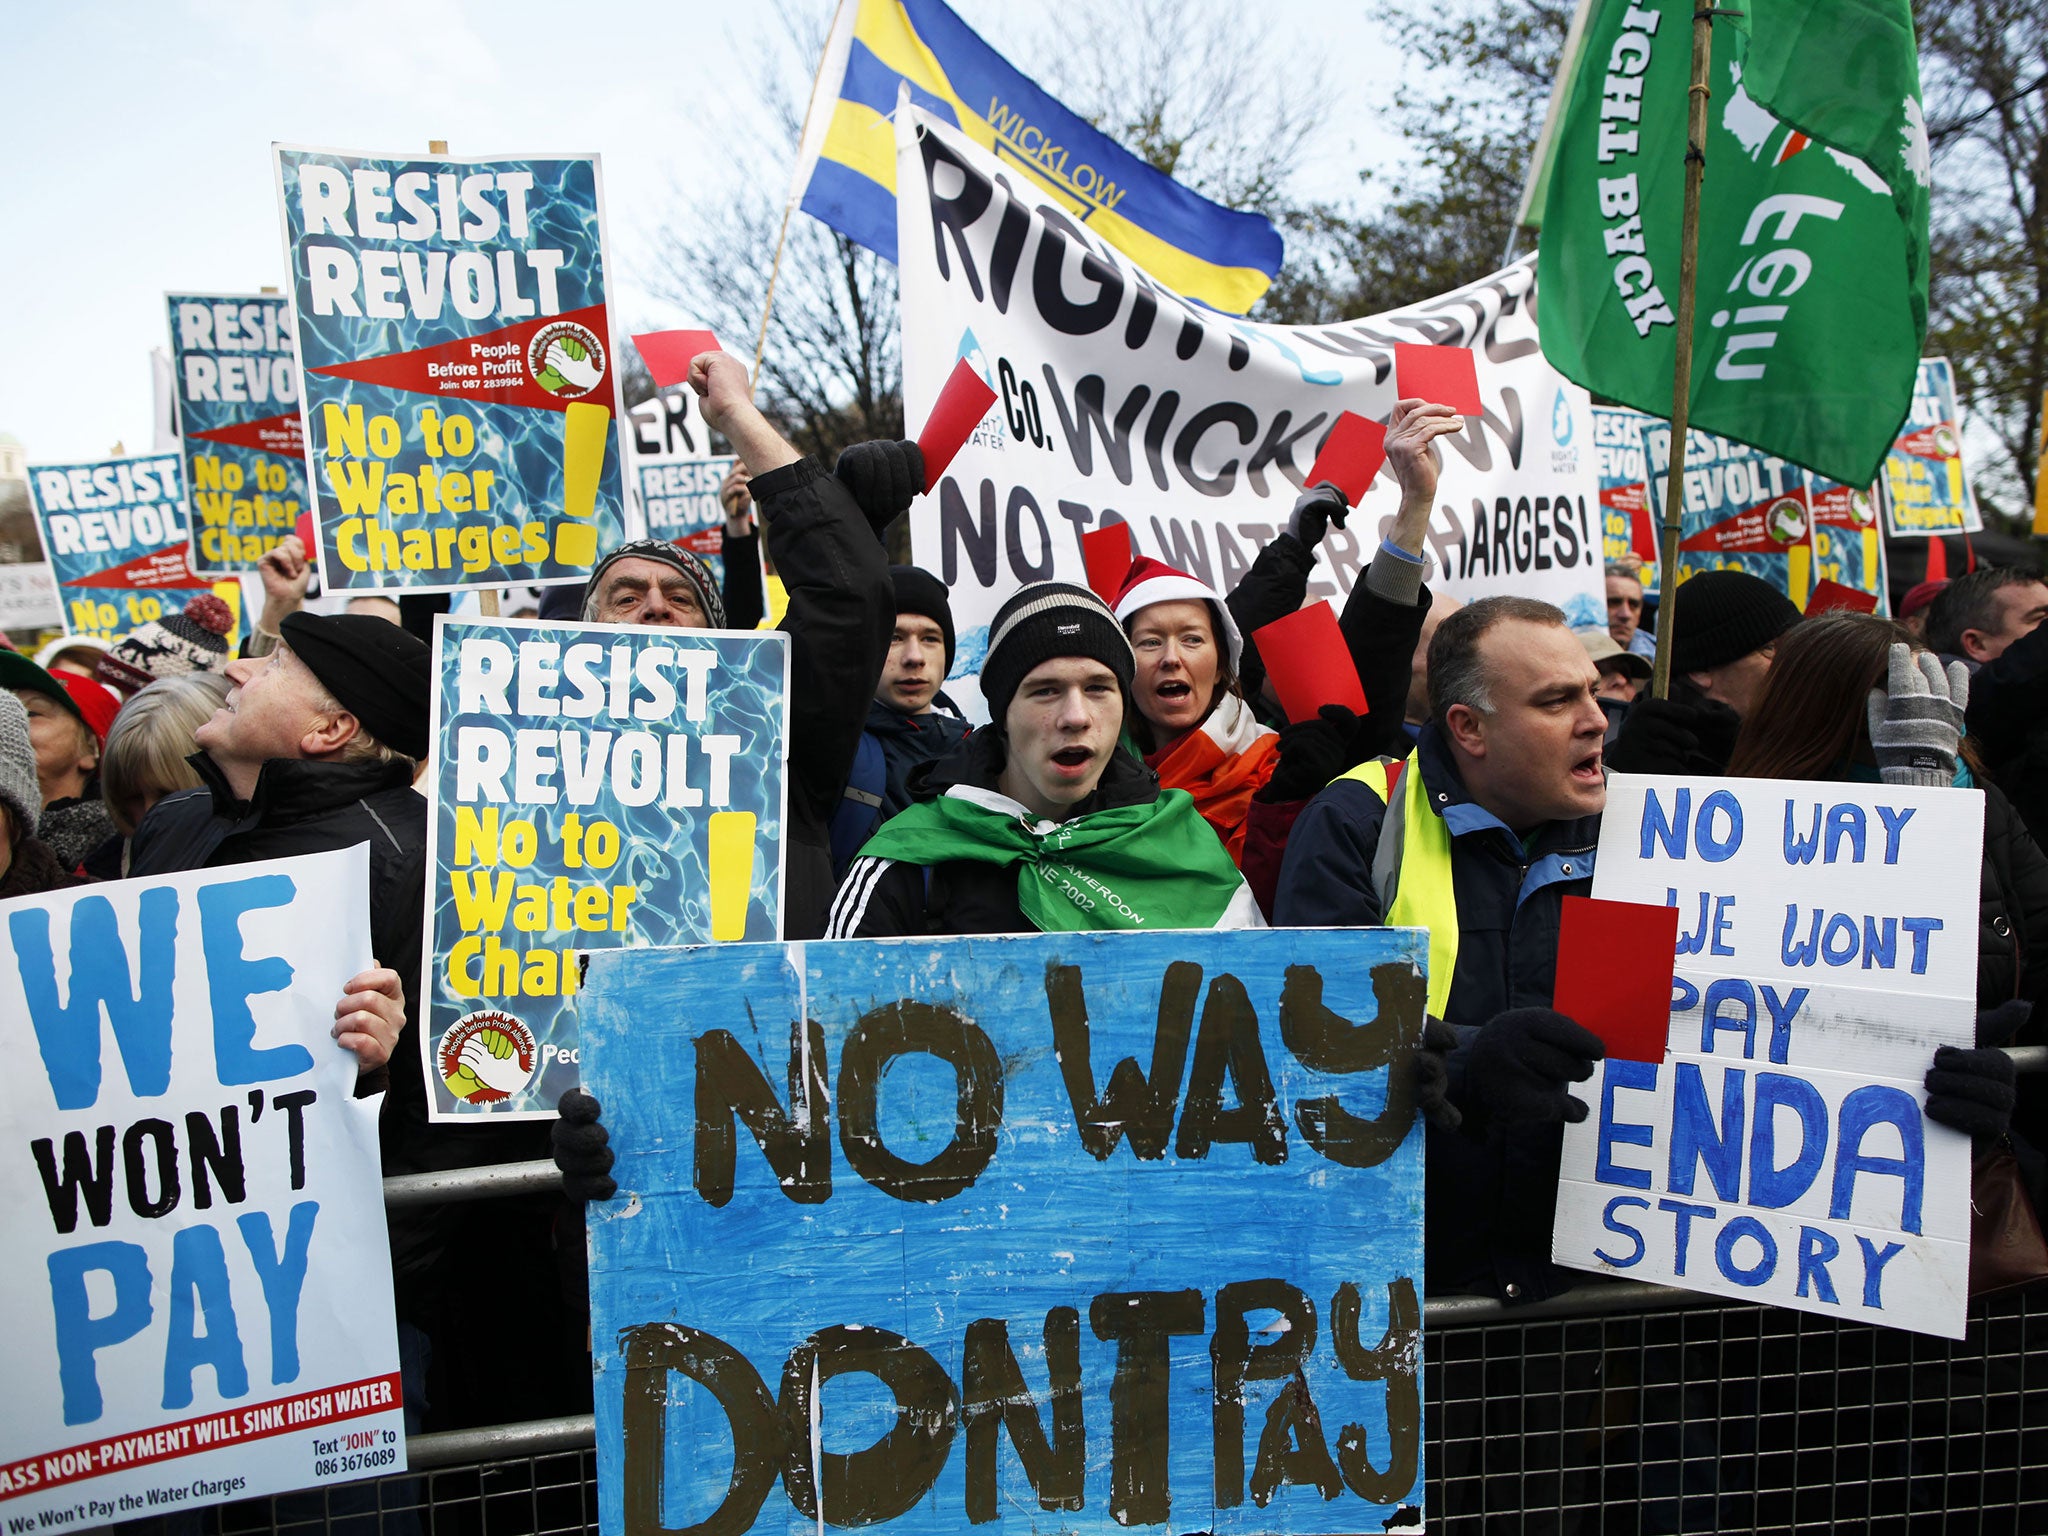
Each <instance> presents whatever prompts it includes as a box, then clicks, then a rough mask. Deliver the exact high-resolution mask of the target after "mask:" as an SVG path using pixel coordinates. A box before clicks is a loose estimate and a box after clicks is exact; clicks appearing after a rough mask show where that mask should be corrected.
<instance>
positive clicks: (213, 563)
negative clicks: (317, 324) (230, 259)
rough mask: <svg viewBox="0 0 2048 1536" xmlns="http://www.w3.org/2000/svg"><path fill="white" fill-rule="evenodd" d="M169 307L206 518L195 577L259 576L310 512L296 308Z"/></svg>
mask: <svg viewBox="0 0 2048 1536" xmlns="http://www.w3.org/2000/svg"><path fill="white" fill-rule="evenodd" d="M164 302H165V303H166V305H168V306H169V309H170V317H171V358H172V370H173V376H174V377H175V379H176V381H177V384H176V387H177V401H178V424H179V432H180V435H181V438H182V441H183V443H184V451H185V457H184V464H185V482H186V484H187V485H188V486H189V487H190V488H191V496H192V509H193V511H194V512H195V513H196V514H197V516H196V517H195V518H194V519H193V525H192V569H193V570H195V571H198V572H200V573H201V574H204V575H235V574H238V573H240V572H243V571H253V570H255V569H256V562H257V561H259V560H261V559H262V558H263V556H264V554H265V553H266V552H268V550H269V549H270V547H271V546H272V545H273V544H275V543H277V541H278V540H279V539H281V538H283V537H284V536H285V535H286V534H288V533H290V532H291V531H292V530H293V529H294V528H295V527H297V525H298V521H299V516H300V514H301V513H303V512H304V511H305V510H306V506H307V502H306V434H305V429H304V427H303V426H302V424H301V422H300V419H299V365H298V360H297V358H296V357H295V356H294V355H293V352H292V320H291V306H290V305H288V304H287V303H285V301H284V300H283V299H281V298H277V297H275V296H265V295H263V294H254V293H251V294H175V293H174V294H170V295H168V296H166V298H165V301H164ZM309 553H310V551H309Z"/></svg>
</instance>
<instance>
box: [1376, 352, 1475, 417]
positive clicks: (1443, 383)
mask: <svg viewBox="0 0 2048 1536" xmlns="http://www.w3.org/2000/svg"><path fill="white" fill-rule="evenodd" d="M1394 387H1395V389H1396V390H1397V391H1398V392H1399V393H1400V396H1401V398H1402V399H1403V400H1414V399H1422V400H1427V401H1429V403H1430V404H1432V405H1448V406H1449V407H1450V408H1451V409H1452V410H1454V411H1456V412H1458V413H1459V414H1460V415H1464V416H1477V415H1478V414H1479V412H1480V405H1479V369H1478V366H1477V364H1475V363H1474V362H1473V360H1472V352H1471V349H1470V348H1468V347H1423V346H1416V345H1413V344H1411V343H1409V342H1405V341H1401V342H1396V343H1395V344H1394Z"/></svg>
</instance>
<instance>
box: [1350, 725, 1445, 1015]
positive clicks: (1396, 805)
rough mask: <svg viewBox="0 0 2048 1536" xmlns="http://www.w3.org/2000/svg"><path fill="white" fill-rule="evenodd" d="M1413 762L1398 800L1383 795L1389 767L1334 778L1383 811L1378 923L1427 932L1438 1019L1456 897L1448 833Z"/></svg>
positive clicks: (1376, 863) (1376, 884)
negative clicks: (1376, 800) (1354, 785)
mask: <svg viewBox="0 0 2048 1536" xmlns="http://www.w3.org/2000/svg"><path fill="white" fill-rule="evenodd" d="M1418 757H1419V754H1418V753H1415V752H1410V753H1409V754H1408V761H1407V762H1406V763H1405V764H1403V765H1402V767H1401V769H1400V776H1401V777H1400V790H1401V794H1400V797H1399V799H1393V798H1390V797H1389V795H1388V793H1387V780H1388V778H1389V777H1390V770H1391V769H1392V767H1393V765H1392V764H1390V763H1384V762H1370V763H1360V764H1359V765H1358V766H1357V767H1356V768H1353V769H1352V770H1351V771H1350V772H1348V773H1344V774H1340V775H1339V778H1343V779H1356V780H1358V782H1359V783H1361V784H1363V785H1365V786H1366V788H1368V789H1370V790H1371V791H1372V792H1373V793H1374V794H1376V795H1378V796H1379V797H1380V801H1381V803H1382V804H1384V805H1385V806H1386V807H1387V814H1386V818H1385V819H1384V820H1383V821H1382V822H1381V823H1380V841H1379V848H1378V850H1377V852H1375V853H1374V855H1373V861H1372V882H1373V889H1374V890H1376V891H1377V892H1378V893H1379V898H1380V912H1381V914H1382V916H1381V919H1380V920H1381V921H1382V922H1384V923H1385V924H1386V925H1387V926H1388V927H1390V928H1426V929H1428V930H1429V1011H1430V1012H1431V1013H1433V1014H1435V1015H1436V1017H1438V1018H1443V1017H1444V1005H1445V1004H1446V1003H1448V1002H1449V1001H1450V997H1451V977H1452V974H1453V973H1454V972H1455V971H1456V970H1457V968H1458V895H1457V891H1456V889H1455V887H1454V886H1453V885H1452V882H1451V829H1450V828H1449V827H1447V826H1445V825H1444V819H1443V817H1441V816H1439V815H1437V813H1436V811H1435V810H1434V809H1432V808H1431V806H1430V803H1429V792H1428V791H1427V790H1426V789H1424V788H1423V784H1422V767H1421V764H1420V762H1419V761H1418Z"/></svg>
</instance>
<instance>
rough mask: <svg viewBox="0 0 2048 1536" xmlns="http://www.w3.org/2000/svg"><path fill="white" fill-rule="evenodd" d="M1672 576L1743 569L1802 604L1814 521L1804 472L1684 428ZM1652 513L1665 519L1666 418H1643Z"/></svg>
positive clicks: (1680, 577)
mask: <svg viewBox="0 0 2048 1536" xmlns="http://www.w3.org/2000/svg"><path fill="white" fill-rule="evenodd" d="M1687 438H1688V447H1687V449H1686V457H1685V507H1684V509H1683V510H1682V511H1681V512H1680V514H1679V538H1678V548H1679V556H1678V565H1679V569H1678V581H1679V582H1681V583H1683V582H1684V581H1685V579H1686V578H1687V577H1688V576H1693V575H1697V574H1698V573H1699V572H1701V571H1747V572H1749V574H1750V575H1752V576H1756V577H1760V578H1762V579H1763V580H1765V581H1768V582H1769V583H1770V584H1771V585H1772V586H1774V587H1776V588H1777V589H1778V590H1779V591H1780V592H1783V593H1784V594H1785V595H1786V596H1787V597H1789V598H1791V599H1792V601H1793V602H1794V603H1796V604H1798V605H1799V606H1801V607H1802V608H1803V607H1804V606H1805V605H1806V594H1807V593H1808V592H1809V591H1811V590H1812V587H1813V526H1812V524H1813V519H1812V516H1811V513H1810V511H1809V509H1808V507H1807V504H1806V471H1805V470H1803V469H1801V468H1800V467H1799V466H1798V465H1797V464H1788V463H1787V462H1786V461H1785V460H1783V459H1780V458H1777V457H1774V456H1773V455H1771V454H1768V453H1761V452H1759V451H1758V450H1756V449H1754V448H1751V447H1748V446H1746V445H1744V444H1742V443H1737V442H1731V441H1730V440H1729V439H1727V438H1725V437H1716V436H1715V435H1714V434H1713V433H1711V432H1701V431H1698V430H1693V431H1691V432H1689V433H1688V434H1687ZM1643 444H1644V447H1645V448H1646V450H1647V459H1648V467H1649V471H1650V474H1649V482H1648V485H1649V496H1650V509H1651V517H1652V519H1653V520H1654V521H1656V522H1659V523H1661V522H1662V521H1663V518H1664V493H1665V489H1666V486H1667V484H1668V480H1667V477H1668V476H1669V475H1670V472H1671V423H1670V422H1668V421H1658V420H1656V419H1655V418H1654V417H1653V418H1651V419H1649V420H1647V421H1645V422H1644V424H1643Z"/></svg>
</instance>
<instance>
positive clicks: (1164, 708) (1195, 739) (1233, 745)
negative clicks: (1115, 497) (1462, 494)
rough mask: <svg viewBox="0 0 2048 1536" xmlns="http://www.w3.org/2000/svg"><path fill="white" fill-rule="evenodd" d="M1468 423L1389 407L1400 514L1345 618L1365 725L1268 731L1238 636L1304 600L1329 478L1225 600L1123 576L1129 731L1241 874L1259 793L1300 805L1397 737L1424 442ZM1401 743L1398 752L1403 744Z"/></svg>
mask: <svg viewBox="0 0 2048 1536" xmlns="http://www.w3.org/2000/svg"><path fill="white" fill-rule="evenodd" d="M1463 426H1464V419H1463V418H1462V417H1461V416H1459V415H1458V414H1457V413H1456V412H1455V411H1453V410H1451V409H1450V407H1448V406H1440V405H1431V404H1427V403H1425V402H1423V401H1421V400H1402V401H1399V402H1397V403H1396V405H1395V407H1394V411H1393V414H1392V416H1391V417H1390V418H1389V421H1388V430H1387V437H1386V451H1387V462H1388V465H1389V466H1390V467H1391V468H1392V469H1393V471H1394V477H1395V479H1396V481H1397V482H1398V483H1399V484H1400V486H1401V493H1402V496H1401V509H1400V511H1399V512H1398V513H1397V514H1396V516H1395V519H1394V521H1393V523H1392V525H1391V526H1389V527H1388V528H1387V530H1386V534H1385V537H1384V538H1383V539H1382V540H1381V542H1380V547H1379V552H1378V553H1377V554H1375V555H1374V557H1373V565H1372V569H1371V570H1370V571H1369V572H1368V573H1367V574H1366V575H1364V576H1363V577H1361V578H1360V579H1359V580H1357V581H1356V582H1354V583H1353V585H1352V589H1351V596H1350V598H1349V600H1348V601H1347V602H1346V604H1345V610H1344V614H1343V617H1342V619H1341V620H1340V625H1341V628H1342V629H1343V632H1344V636H1345V640H1346V642H1347V644H1348V646H1349V648H1350V650H1351V655H1352V660H1353V662H1354V663H1355V664H1356V666H1357V668H1358V675H1359V679H1360V681H1361V683H1362V684H1363V685H1364V689H1365V696H1366V701H1367V703H1368V704H1369V705H1374V706H1377V708H1376V712H1372V713H1369V714H1368V716H1367V717H1366V718H1365V719H1363V720H1360V719H1356V718H1354V717H1352V716H1351V715H1350V713H1349V711H1344V710H1332V709H1326V710H1325V711H1324V715H1325V718H1323V719H1317V720H1309V721H1304V722H1301V723H1298V724H1296V725H1293V726H1290V727H1288V729H1287V730H1286V731H1284V732H1278V731H1275V730H1274V729H1273V727H1272V725H1270V724H1268V723H1267V722H1266V721H1264V720H1262V719H1261V718H1260V716H1259V704H1260V701H1261V692H1262V684H1263V682H1264V680H1265V675H1266V674H1265V668H1264V665H1263V663H1262V662H1261V661H1260V658H1259V655H1258V651H1257V648H1256V647H1255V646H1251V645H1248V644H1247V643H1246V641H1245V638H1244V636H1245V631H1247V630H1256V629H1258V628H1259V627H1260V626H1261V625H1264V624H1268V623H1271V622H1272V621H1273V620H1275V619H1280V618H1284V617H1286V616H1287V615H1288V614H1290V613H1292V612H1294V611H1295V610H1296V609H1297V608H1299V607H1301V605H1302V603H1303V602H1304V601H1305V600H1306V599H1307V596H1308V579H1309V575H1310V572H1311V571H1312V570H1313V569H1314V566H1315V551H1316V546H1317V545H1318V544H1320V543H1321V542H1322V539H1323V535H1324V534H1325V533H1326V532H1327V531H1328V529H1329V526H1330V525H1331V524H1333V523H1334V524H1335V525H1336V526H1337V527H1339V528H1342V527H1343V526H1344V519H1345V516H1346V515H1347V514H1348V513H1349V511H1350V504H1349V503H1348V502H1347V501H1346V500H1345V498H1344V493H1343V492H1342V491H1340V490H1339V489H1338V488H1337V487H1336V486H1334V485H1332V484H1330V483H1329V482H1327V481H1324V482H1320V483H1318V484H1317V485H1315V486H1313V487H1311V488H1310V489H1308V490H1306V491H1304V492H1303V493H1302V495H1301V496H1300V498H1299V499H1298V500H1297V501H1296V502H1295V504H1294V511H1293V515H1292V516H1291V517H1289V519H1288V522H1287V527H1286V530H1285V531H1284V532H1283V533H1281V534H1280V535H1279V536H1278V537H1277V538H1275V539H1274V540H1273V541H1272V542H1271V543H1270V544H1268V545H1267V546H1266V547H1265V549H1263V550H1262V551H1260V554H1259V558H1258V560H1257V561H1256V562H1255V563H1254V564H1253V566H1252V569H1251V570H1250V571H1249V572H1247V573H1246V575H1245V577H1244V579H1243V580H1241V581H1240V582H1239V583H1238V585H1237V587H1236V588H1235V589H1234V590H1233V591H1232V592H1231V594H1230V596H1229V598H1228V599H1225V598H1224V597H1222V596H1221V595H1220V594H1218V593H1217V591H1216V590H1215V588H1213V587H1211V586H1210V585H1209V584H1208V583H1206V582H1204V581H1201V580H1199V579H1198V578H1196V577H1194V576H1191V575H1189V574H1188V573H1187V572H1186V571H1182V570H1176V569H1175V568H1174V567H1172V566H1170V565H1167V564H1166V563H1165V562H1164V561H1160V560H1154V559H1151V558H1149V557H1147V556H1140V557H1139V558H1138V559H1137V560H1135V561H1133V562H1132V564H1131V568H1130V571H1129V573H1128V574H1127V575H1126V576H1125V577H1124V583H1123V586H1122V588H1121V590H1120V591H1119V592H1118V593H1117V597H1116V602H1115V604H1114V607H1115V610H1116V616H1117V619H1118V621H1119V622H1120V623H1121V624H1122V625H1123V627H1124V633H1125V634H1127V635H1129V636H1130V640H1131V649H1132V650H1133V651H1135V652H1136V653H1137V658H1138V670H1137V677H1136V681H1135V682H1134V684H1133V686H1132V690H1131V694H1132V703H1133V704H1134V705H1135V706H1136V711H1135V718H1134V719H1133V720H1132V721H1131V722H1130V726H1129V729H1130V734H1131V736H1132V738H1133V739H1134V741H1135V744H1136V746H1137V747H1138V749H1139V751H1140V752H1141V753H1142V754H1143V756H1144V759H1145V763H1146V765H1147V766H1148V767H1150V768H1151V769H1152V770H1153V771H1154V772H1155V773H1157V774H1158V775H1159V782H1160V784H1161V785H1162V786H1164V787H1165V788H1167V789H1184V790H1186V791H1187V792H1188V794H1189V795H1191V796H1192V797H1193V798H1194V802H1195V806H1196V808H1197V809H1198V810H1200V811H1201V813H1202V816H1203V818H1204V819H1205V820H1206V821H1207V822H1208V823H1209V825H1210V826H1212V827H1214V828H1215V829H1216V835H1217V836H1218V837H1220V838H1222V839H1223V845H1224V846H1225V847H1226V848H1228V849H1229V850H1230V856H1231V858H1232V859H1233V860H1234V861H1236V862H1237V863H1238V864H1239V865H1240V866H1242V865H1243V864H1244V858H1245V831H1246V825H1247V822H1248V821H1249V820H1250V819H1252V817H1253V811H1252V806H1253V797H1254V796H1255V795H1257V796H1259V798H1260V799H1261V800H1265V801H1274V802H1282V803H1286V804H1289V805H1291V806H1297V808H1298V802H1300V801H1302V800H1306V799H1307V798H1308V797H1309V796H1310V795H1313V794H1314V793H1315V792H1316V791H1317V790H1319V789H1321V788H1322V787H1323V786H1324V785H1325V784H1327V783H1328V782H1329V781H1330V779H1331V778H1332V777H1334V776H1335V775H1336V774H1338V773H1341V772H1342V771H1343V770H1344V769H1346V768H1349V767H1351V766H1352V765H1353V764H1355V763H1358V762H1362V761H1364V760H1365V759H1366V758H1368V757H1371V756H1373V755H1375V754H1376V753H1378V752H1379V751H1381V750H1384V749H1385V748H1386V747H1387V745H1389V744H1390V743H1391V742H1392V737H1389V739H1388V742H1381V741H1380V740H1379V739H1378V738H1379V736H1380V734H1381V733H1382V732H1383V731H1391V732H1393V733H1396V734H1398V733H1399V731H1400V721H1401V716H1402V713H1403V709H1402V706H1403V703H1404V701H1405V700H1406V698H1407V692H1408V676H1409V670H1410V661H1411V658H1412V656H1413V654H1414V650H1415V639H1416V635H1417V634H1418V633H1419V632H1420V630H1421V625H1422V616H1423V615H1424V614H1426V613H1427V612H1428V611H1429V599H1428V596H1427V594H1426V593H1425V592H1424V591H1423V589H1422V575H1423V568H1424V559H1423V553H1422V545H1423V531H1424V529H1425V528H1426V527H1427V525H1428V521H1429V512H1430V508H1431V504H1432V500H1433V498H1434V495H1435V491H1436V477H1437V465H1436V460H1435V457H1434V450H1432V449H1431V447H1430V443H1431V441H1432V440H1433V439H1435V438H1437V437H1440V436H1442V435H1443V434H1444V433H1446V432H1455V431H1458V430H1461V429H1462V428H1463ZM1333 715H1334V716H1341V717H1342V718H1330V717H1331V716H1333ZM1398 744H1399V745H1400V746H1401V748H1402V750H1403V751H1404V752H1405V750H1406V743H1405V741H1403V742H1400V743H1398ZM1283 758H1284V760H1285V762H1286V764H1287V768H1286V769H1285V770H1283V769H1282V762H1283ZM1276 773H1278V774H1279V775H1280V779H1279V782H1277V783H1276V782H1275V775H1276ZM1262 790H1265V791H1267V793H1265V794H1263V795H1260V793H1259V792H1260V791H1262ZM1291 822H1292V817H1291V816H1288V817H1285V818H1284V819H1283V822H1282V824H1281V825H1279V826H1278V828H1277V830H1276V833H1275V835H1276V836H1278V837H1280V838H1282V839H1284V835H1285V828H1286V825H1288V824H1291ZM1274 863H1275V866H1276V867H1277V858H1275V860H1274ZM1258 885H1259V882H1258V881H1254V888H1255V889H1256V888H1258Z"/></svg>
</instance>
